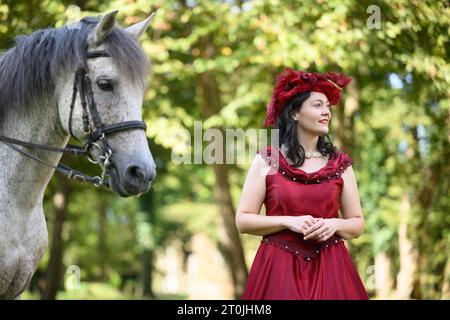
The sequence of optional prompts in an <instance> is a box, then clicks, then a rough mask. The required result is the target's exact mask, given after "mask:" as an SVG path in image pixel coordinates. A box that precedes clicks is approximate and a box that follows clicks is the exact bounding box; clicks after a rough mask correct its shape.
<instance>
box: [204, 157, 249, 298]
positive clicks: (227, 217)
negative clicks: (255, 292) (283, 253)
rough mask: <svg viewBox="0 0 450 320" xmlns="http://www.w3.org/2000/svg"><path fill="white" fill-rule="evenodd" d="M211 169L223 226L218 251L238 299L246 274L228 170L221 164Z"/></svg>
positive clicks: (242, 290)
mask: <svg viewBox="0 0 450 320" xmlns="http://www.w3.org/2000/svg"><path fill="white" fill-rule="evenodd" d="M213 169H214V174H215V176H216V183H215V187H214V194H215V198H216V201H217V203H218V205H219V207H220V215H221V217H222V224H223V225H222V228H221V232H220V237H219V239H220V240H219V241H220V249H221V252H222V254H223V256H224V258H225V261H226V262H227V265H228V266H229V271H230V275H231V277H232V279H233V285H234V296H235V297H236V299H239V298H240V297H241V296H242V294H243V293H244V287H245V282H246V280H247V275H248V272H247V266H246V264H245V256H244V250H243V248H242V244H241V239H240V237H239V232H238V230H237V228H236V224H235V210H234V207H233V203H232V201H231V194H230V187H229V184H228V168H227V166H226V165H223V164H222V165H221V164H215V165H213Z"/></svg>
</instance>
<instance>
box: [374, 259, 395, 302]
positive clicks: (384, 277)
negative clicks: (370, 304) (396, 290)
mask: <svg viewBox="0 0 450 320" xmlns="http://www.w3.org/2000/svg"><path fill="white" fill-rule="evenodd" d="M392 289H393V279H392V277H391V259H390V258H389V256H388V255H387V254H386V252H380V253H378V254H377V255H376V256H375V292H376V296H377V299H383V300H386V299H389V298H391V293H392Z"/></svg>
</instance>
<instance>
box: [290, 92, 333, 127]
mask: <svg viewBox="0 0 450 320" xmlns="http://www.w3.org/2000/svg"><path fill="white" fill-rule="evenodd" d="M292 117H293V118H294V119H297V123H298V125H299V126H300V127H301V128H302V129H303V130H304V131H307V132H310V133H311V134H314V135H322V134H328V130H329V129H328V124H329V122H330V119H331V112H330V103H329V102H328V99H327V97H326V96H325V95H324V94H323V93H320V92H314V91H313V92H311V96H310V97H309V98H308V100H306V101H305V102H303V105H302V107H301V108H300V110H298V111H297V112H296V113H294V114H293V115H292ZM323 120H328V121H326V122H319V121H323Z"/></svg>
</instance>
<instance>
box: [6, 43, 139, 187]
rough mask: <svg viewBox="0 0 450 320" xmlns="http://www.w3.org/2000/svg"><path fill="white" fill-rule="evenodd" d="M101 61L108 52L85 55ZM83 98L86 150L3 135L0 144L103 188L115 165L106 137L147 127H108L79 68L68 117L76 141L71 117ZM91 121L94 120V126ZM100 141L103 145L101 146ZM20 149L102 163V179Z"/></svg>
mask: <svg viewBox="0 0 450 320" xmlns="http://www.w3.org/2000/svg"><path fill="white" fill-rule="evenodd" d="M98 57H111V56H110V55H109V54H108V53H107V52H106V51H103V50H102V51H88V52H87V54H86V58H87V59H93V58H98ZM78 93H79V94H80V100H81V107H82V109H83V114H82V121H83V131H84V134H85V135H86V137H87V139H86V142H85V144H84V146H79V145H72V144H68V145H67V146H66V147H65V148H58V147H52V146H47V145H42V144H36V143H31V142H25V141H22V140H18V139H13V138H10V137H6V136H3V135H0V141H1V142H4V143H5V144H6V145H8V146H9V147H10V148H12V149H13V150H15V151H17V152H19V153H21V154H23V155H25V156H27V157H29V158H31V159H33V160H36V161H37V162H39V163H41V164H43V165H45V166H47V167H50V168H53V169H55V170H57V171H59V172H61V173H62V174H64V175H65V176H67V177H68V178H69V179H75V180H77V181H80V182H90V183H92V184H94V185H95V186H100V185H104V183H105V177H106V175H107V169H108V167H109V166H110V165H111V164H112V160H111V156H112V150H111V148H110V147H109V144H108V141H107V139H106V136H107V135H109V134H112V133H116V132H120V131H125V130H130V129H140V130H144V131H145V130H146V129H147V126H146V124H145V122H143V121H137V120H136V121H124V122H120V123H116V124H111V125H105V124H104V123H103V122H102V121H101V119H100V115H99V114H98V110H97V105H96V103H95V100H94V93H93V91H92V83H91V79H90V78H89V74H88V71H87V67H79V68H78V69H77V71H76V72H75V77H74V81H73V92H72V100H71V103H70V115H69V133H70V135H71V136H72V137H73V138H74V139H75V140H77V141H79V140H78V139H77V138H76V137H75V135H74V134H73V131H72V115H73V110H74V106H75V101H76V98H77V94H78ZM90 119H92V122H93V123H92V124H93V126H92V124H91V121H90ZM99 141H101V143H99ZM18 146H21V147H24V148H27V149H39V150H44V151H48V152H59V153H63V154H73V155H76V156H85V157H87V159H88V160H89V161H90V162H92V163H94V164H99V163H101V164H102V165H103V166H102V167H103V168H102V174H101V176H94V177H92V176H89V175H87V174H84V173H82V172H80V171H78V170H75V169H72V168H71V167H69V166H66V165H64V164H62V163H60V164H58V165H57V166H53V165H51V164H49V163H47V162H45V161H44V160H42V159H41V158H39V157H37V156H35V155H32V154H30V153H28V152H27V151H25V150H23V148H20V147H18ZM94 149H97V151H99V154H100V156H99V159H98V160H95V159H93V158H92V157H91V155H90V151H91V150H94Z"/></svg>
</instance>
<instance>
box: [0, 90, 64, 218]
mask: <svg viewBox="0 0 450 320" xmlns="http://www.w3.org/2000/svg"><path fill="white" fill-rule="evenodd" d="M5 116H6V117H5V121H4V122H3V127H2V134H3V135H5V136H8V137H11V138H15V139H19V140H22V141H27V142H32V143H38V144H43V145H49V146H55V147H64V146H65V145H66V144H67V141H68V140H69V136H68V135H65V134H64V133H63V132H62V130H61V129H60V124H59V123H60V122H59V116H58V107H57V102H56V99H55V98H54V97H53V96H47V97H43V98H42V99H40V100H39V101H36V103H35V105H33V106H30V108H20V107H19V108H17V109H16V110H14V111H9V112H8V113H7V114H6V115H5ZM27 151H28V152H30V151H31V152H30V153H31V154H33V155H37V156H38V157H39V158H41V159H43V160H44V161H46V162H47V163H48V164H50V165H53V166H55V165H57V163H58V162H59V160H60V158H61V156H62V154H60V153H55V152H45V151H35V150H27ZM53 173H54V169H52V168H50V167H47V166H44V165H42V164H41V163H39V162H37V161H35V160H33V159H31V158H28V157H26V156H24V155H21V154H20V153H18V152H17V151H15V150H13V149H11V148H10V147H8V146H7V145H5V144H2V143H0V185H1V186H3V187H4V188H5V189H6V190H7V192H1V193H0V213H1V211H2V209H3V211H4V208H5V206H7V207H11V206H12V207H14V208H16V209H17V210H20V212H29V211H32V210H33V208H35V206H41V205H42V200H43V194H44V191H45V187H46V186H47V184H48V182H49V181H50V178H51V177H52V175H53Z"/></svg>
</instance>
